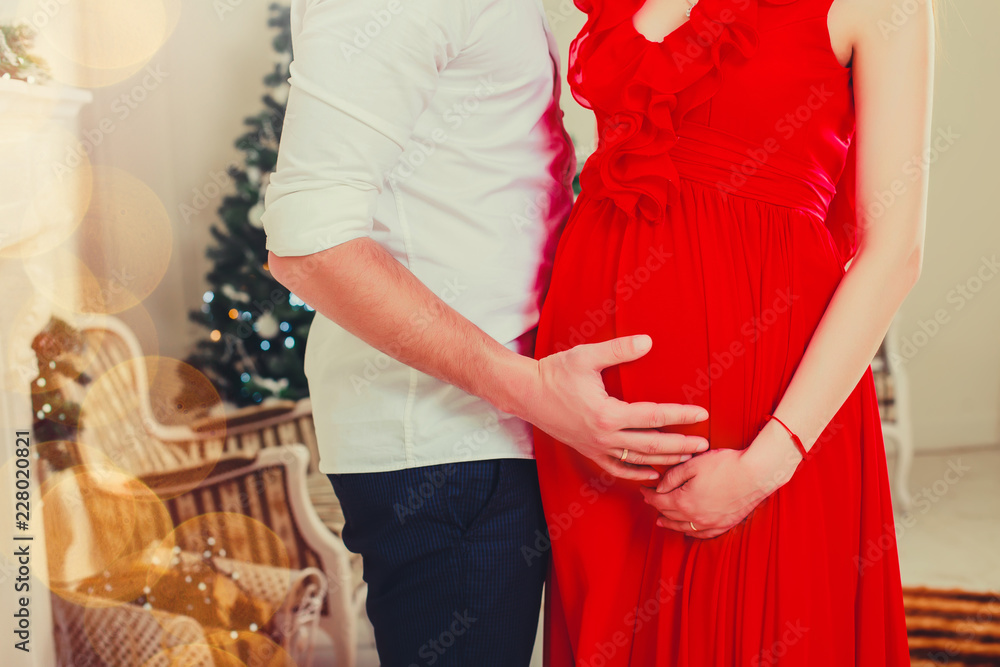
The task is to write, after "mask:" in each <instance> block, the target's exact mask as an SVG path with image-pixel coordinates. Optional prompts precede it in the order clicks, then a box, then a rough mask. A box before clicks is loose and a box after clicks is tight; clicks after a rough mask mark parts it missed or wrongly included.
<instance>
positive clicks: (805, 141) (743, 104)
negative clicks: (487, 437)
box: [536, 0, 933, 667]
mask: <svg viewBox="0 0 1000 667" xmlns="http://www.w3.org/2000/svg"><path fill="white" fill-rule="evenodd" d="M576 1H577V5H578V6H579V7H580V8H581V9H582V10H583V11H585V12H586V13H587V22H586V25H585V27H584V28H583V30H582V32H581V33H580V35H579V36H578V37H577V38H576V40H575V41H574V43H573V45H572V48H571V51H570V57H571V61H570V75H569V78H570V85H571V87H572V90H573V93H574V94H575V96H576V98H577V99H578V100H579V101H580V102H581V103H583V104H584V105H586V106H587V107H589V108H591V109H593V111H594V113H595V114H596V117H597V125H598V137H599V143H598V146H597V149H596V151H595V153H594V154H593V156H592V157H591V158H590V159H589V160H588V161H587V163H586V165H585V167H584V169H583V172H582V174H581V185H582V193H581V195H580V197H579V199H578V201H577V203H576V206H575V208H574V210H573V213H572V216H571V218H570V220H569V222H568V224H567V227H566V229H565V232H564V235H563V236H562V238H561V241H560V245H559V248H558V251H557V255H556V260H555V267H554V273H553V278H552V283H551V287H550V290H549V292H548V295H547V297H546V301H545V304H544V309H543V313H542V319H541V323H540V325H539V332H538V342H537V350H536V356H537V357H538V358H542V357H545V356H547V355H549V354H552V353H553V352H557V351H560V350H564V349H567V348H569V347H571V346H572V345H575V344H578V343H581V342H598V341H604V340H608V339H610V338H613V337H616V336H625V335H633V334H648V335H649V336H650V337H651V340H652V349H651V351H650V352H649V353H648V354H647V355H646V356H644V357H642V358H641V359H639V360H638V361H633V362H629V363H626V364H623V365H621V366H616V367H612V368H611V369H609V370H607V371H605V372H604V374H603V380H604V383H605V385H606V386H607V388H608V390H609V393H611V394H612V395H613V396H616V397H619V398H622V399H624V400H626V401H656V402H661V403H665V402H673V403H693V404H699V405H701V406H703V407H705V408H706V409H707V410H708V413H709V418H708V420H707V421H704V422H701V423H699V424H695V425H690V426H678V427H671V428H669V429H664V430H672V431H675V432H679V433H688V434H696V435H702V436H705V437H707V438H708V439H709V442H710V444H711V449H710V450H709V451H707V452H704V453H702V454H699V455H696V456H695V457H694V458H692V459H691V460H689V461H687V462H685V463H681V464H679V465H676V466H673V467H671V468H669V469H664V470H663V472H664V475H663V477H662V479H661V480H660V481H659V483H658V484H657V482H655V481H654V482H653V483H652V484H654V485H655V486H650V487H648V488H647V487H645V486H643V485H641V484H640V483H635V482H627V481H617V482H615V481H612V480H611V479H610V478H609V477H607V476H604V475H602V474H601V470H600V468H599V467H598V466H597V465H595V464H594V463H593V462H591V461H590V460H588V459H586V458H583V457H582V456H580V455H579V454H577V453H576V452H575V451H574V450H572V449H571V448H569V447H562V446H559V445H558V443H555V442H554V441H553V440H552V439H551V438H550V437H549V436H547V435H545V434H544V433H543V432H541V431H536V457H537V461H538V473H539V478H540V481H541V488H542V498H543V502H544V506H545V513H546V516H547V518H548V522H549V526H550V534H551V539H552V557H553V568H552V572H551V575H550V580H549V586H548V594H549V598H548V604H547V628H546V629H547V634H546V659H547V664H549V665H551V667H563V666H565V667H570V666H573V667H608V666H612V665H615V666H624V665H631V666H634V667H652V666H654V665H655V666H660V665H662V666H679V667H722V666H725V667H747V666H749V667H757V666H759V665H783V666H786V667H787V666H803V667H805V666H808V667H847V666H849V665H856V666H864V667H898V666H900V665H909V664H910V661H909V656H908V651H907V643H906V628H905V622H904V614H903V605H902V595H901V586H900V577H899V563H898V557H897V551H896V542H895V533H894V525H893V513H892V505H891V500H890V496H889V487H888V481H887V474H886V461H885V451H884V447H883V441H882V433H881V430H880V423H879V414H878V407H877V403H876V397H875V391H874V384H873V379H872V375H871V369H870V366H869V363H870V361H871V359H872V357H873V355H874V353H875V351H876V350H877V348H878V346H879V343H880V341H881V340H882V338H883V336H884V334H885V332H886V330H887V329H888V326H889V323H890V321H891V320H892V317H893V314H894V313H895V312H896V310H897V308H898V307H899V305H900V303H901V302H902V301H903V299H904V297H905V296H906V294H907V292H908V291H909V290H910V288H911V287H912V285H913V284H914V282H915V281H916V279H917V276H918V275H919V272H920V264H921V256H922V244H923V231H924V218H925V201H926V180H927V179H926V173H925V171H924V170H923V169H922V168H921V165H922V164H923V163H922V162H921V160H920V156H921V155H923V154H924V151H925V150H926V149H927V147H928V142H929V134H930V132H929V118H930V102H929V99H930V88H931V83H930V82H931V78H932V65H931V62H932V58H933V39H932V33H933V16H932V12H931V10H930V9H929V7H928V6H927V4H926V3H925V2H924V1H923V0H916V1H915V2H912V3H902V5H899V6H897V4H894V3H893V2H892V0H699V1H698V2H697V3H696V4H693V5H692V4H691V3H692V2H694V0H690V1H688V0H645V1H643V0H576ZM900 7H906V8H908V9H907V10H906V11H904V10H903V9H900ZM849 260H850V261H849ZM619 458H620V459H621V460H623V461H626V462H628V463H632V464H640V465H641V464H643V463H644V458H643V452H641V451H629V450H622V451H621V454H620V457H619Z"/></svg>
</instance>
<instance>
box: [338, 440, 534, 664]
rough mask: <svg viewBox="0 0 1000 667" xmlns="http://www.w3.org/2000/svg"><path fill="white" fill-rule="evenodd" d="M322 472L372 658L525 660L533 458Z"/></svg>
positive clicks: (530, 633) (529, 640)
mask: <svg viewBox="0 0 1000 667" xmlns="http://www.w3.org/2000/svg"><path fill="white" fill-rule="evenodd" d="M329 478H330V481H331V482H332V483H333V488H334V491H335V492H336V493H337V498H338V499H339V500H340V503H341V506H342V507H343V510H344V517H345V518H346V520H347V523H346V526H345V527H344V533H343V538H344V543H345V544H346V545H347V548H348V549H350V550H351V551H353V552H354V553H357V554H360V555H361V556H362V557H363V559H364V578H365V581H366V582H367V583H368V600H367V603H366V604H367V610H368V617H369V619H371V621H372V625H373V626H374V627H375V643H376V647H377V649H378V655H379V660H380V662H381V664H382V667H425V666H427V667H429V666H430V665H434V666H436V667H490V666H491V665H496V666H497V667H501V666H502V667H527V665H528V663H529V661H530V659H531V652H532V648H533V646H534V642H535V632H536V629H537V626H538V612H539V609H540V605H541V591H542V584H543V582H544V581H545V575H546V572H547V569H548V563H549V560H548V550H547V548H542V549H539V548H538V546H539V545H543V546H544V545H547V544H548V540H547V537H546V535H547V533H546V527H545V519H544V515H543V512H542V503H541V498H540V496H539V492H538V476H537V473H536V469H535V462H534V461H532V460H528V459H497V460H491V461H470V462H462V463H451V464H444V465H435V466H426V467H421V468H409V469H406V470H399V471H391V472H380V473H361V474H346V475H329Z"/></svg>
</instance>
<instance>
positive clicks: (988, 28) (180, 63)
mask: <svg viewBox="0 0 1000 667" xmlns="http://www.w3.org/2000/svg"><path fill="white" fill-rule="evenodd" d="M66 2H67V0H30V1H29V2H18V1H17V0H0V17H10V16H12V15H14V14H15V13H18V11H19V10H18V7H19V6H21V7H23V6H30V5H36V6H37V5H43V6H44V5H46V4H47V6H50V7H51V6H56V5H58V6H62V5H63V4H65V3H66ZM160 3H163V4H164V6H165V7H166V11H165V12H164V10H163V9H162V8H158V7H160ZM100 4H103V5H106V6H111V7H112V8H113V7H115V6H120V7H129V8H130V9H129V10H128V11H130V12H132V13H133V15H135V14H136V12H138V16H139V17H140V19H141V17H142V15H143V14H142V13H143V12H145V13H146V15H147V16H148V17H149V21H150V22H151V24H154V25H159V24H160V23H163V24H164V25H165V26H166V29H167V30H169V29H170V25H172V23H173V20H174V18H173V17H176V27H175V28H173V30H172V34H170V36H169V38H167V39H166V40H165V42H164V43H163V45H162V47H161V48H160V49H159V50H157V51H156V53H155V54H154V55H153V56H152V59H151V60H150V61H149V62H148V63H139V64H138V65H136V64H133V65H131V67H132V69H135V68H136V67H138V68H139V71H138V73H136V74H134V75H132V76H131V77H129V78H127V79H125V80H123V81H121V82H120V83H116V84H113V85H109V86H106V87H99V88H95V89H93V92H94V95H95V100H94V102H93V103H92V104H91V105H90V106H89V107H88V108H87V109H85V111H84V114H83V126H84V128H91V129H94V128H98V127H100V123H101V122H102V120H105V119H110V120H112V121H113V122H114V128H115V129H114V131H113V132H110V133H107V134H106V135H105V136H104V137H103V140H102V143H101V145H100V146H98V147H97V148H96V149H95V150H94V153H93V155H92V158H93V161H94V162H95V163H97V164H106V165H113V166H115V167H118V168H120V169H123V170H125V171H127V172H129V173H131V174H133V175H135V176H136V177H138V178H139V179H141V180H142V181H144V182H145V183H146V184H147V185H148V186H149V187H150V188H152V190H153V191H154V192H155V193H156V195H157V196H158V197H159V199H160V200H161V201H162V203H163V206H164V207H165V208H166V211H167V212H168V213H169V215H170V219H171V226H172V231H173V239H172V242H171V243H172V255H171V257H170V263H169V266H168V268H167V272H166V275H165V276H164V278H163V280H162V282H161V283H160V284H159V286H158V287H157V288H156V289H155V290H154V291H153V292H152V293H151V294H150V295H149V296H148V298H146V299H145V301H144V303H143V307H140V308H134V309H132V310H130V311H128V312H126V313H124V314H123V317H124V318H125V319H126V320H127V321H129V323H130V324H132V325H133V326H134V327H136V328H137V329H138V330H139V332H140V335H141V337H142V339H143V343H144V346H145V347H146V349H147V351H148V352H151V353H155V352H156V351H157V350H158V351H159V352H160V353H161V354H165V355H170V356H178V357H180V356H184V355H185V354H186V352H187V351H188V349H189V347H190V345H191V344H192V342H193V341H194V340H195V339H196V338H197V337H199V336H201V335H203V332H202V331H201V330H199V329H198V328H197V327H195V326H194V325H191V324H188V322H187V319H186V313H187V310H188V309H189V308H192V307H196V306H197V305H198V304H199V303H200V295H201V293H202V292H203V291H204V289H205V285H204V283H203V276H204V273H205V271H206V270H207V268H208V265H207V260H206V259H205V256H204V249H205V246H206V244H207V243H208V240H209V235H208V233H207V228H208V226H209V224H210V223H211V222H212V221H213V220H214V219H215V209H216V207H217V206H218V203H219V199H218V198H215V199H214V200H211V201H210V202H209V203H208V205H207V206H205V207H204V208H203V209H202V210H201V212H200V213H199V214H197V215H195V216H194V217H193V218H192V219H191V222H190V223H185V222H184V221H183V220H182V219H181V216H180V215H179V213H178V208H179V206H180V205H181V204H188V205H191V204H192V203H193V202H194V201H195V191H197V190H202V189H204V188H205V187H206V185H208V184H210V183H211V175H212V174H213V173H215V174H217V173H219V172H223V171H224V170H225V167H226V165H227V164H228V163H230V162H231V161H233V160H237V159H239V156H240V153H239V152H238V151H237V150H236V149H235V148H233V147H232V142H233V140H234V139H235V138H236V137H237V136H238V135H239V134H241V133H242V124H241V121H242V118H243V117H244V116H245V115H249V114H251V113H254V112H256V111H257V110H259V109H260V102H259V97H260V95H261V94H262V93H263V92H264V87H263V85H262V84H261V77H262V76H263V75H264V74H265V73H266V72H267V71H268V70H269V69H270V63H271V62H272V61H273V59H274V57H275V54H274V53H273V51H272V49H271V47H270V43H269V41H270V37H271V34H272V33H271V32H270V31H269V29H268V28H267V27H266V19H267V15H268V13H267V4H268V2H265V1H264V0H204V1H198V2H195V1H194V0H166V1H165V2H164V0H102V3H100ZM545 4H546V6H547V8H548V10H549V13H550V23H551V24H552V25H553V28H554V29H555V31H556V33H557V36H558V38H559V40H560V42H561V44H562V45H563V59H564V66H565V57H566V56H565V54H566V48H567V47H568V45H569V41H570V39H572V37H573V36H574V35H575V34H576V32H577V30H579V28H580V26H581V25H582V23H583V21H582V15H581V14H580V13H579V12H578V11H577V10H576V9H575V7H573V6H572V4H571V2H570V0H545ZM137 7H138V9H136V8H137ZM220 8H221V9H224V10H226V11H224V13H222V14H221V15H220ZM944 9H945V11H944V12H943V14H944V15H943V17H942V23H941V32H942V43H943V45H944V48H943V52H944V53H943V56H942V57H940V58H939V59H938V65H937V83H936V96H935V98H936V106H935V114H934V127H935V129H940V130H947V129H948V128H950V129H951V130H952V131H953V132H954V133H956V134H957V135H958V139H957V140H956V141H955V142H954V144H953V145H952V146H951V147H950V148H949V149H948V150H947V151H946V152H944V153H942V154H941V155H940V156H939V158H938V159H937V160H936V161H935V162H934V164H933V167H932V170H931V195H930V216H929V221H928V233H927V249H926V258H925V264H924V267H925V268H924V274H923V276H922V278H921V280H920V282H919V284H918V285H917V287H916V288H915V289H914V291H913V293H912V294H911V295H910V297H909V299H908V300H907V302H906V304H905V306H904V308H903V310H902V312H901V313H900V316H899V318H898V325H899V331H900V333H901V335H902V336H903V338H904V339H906V340H909V341H912V342H915V343H917V344H918V345H917V347H916V353H915V354H913V356H912V359H909V360H908V362H907V367H908V370H909V372H910V376H911V381H912V393H913V398H914V403H915V405H914V407H915V416H914V419H915V433H916V438H917V444H918V447H920V448H938V447H950V446H969V445H985V444H991V443H992V444H995V443H998V442H1000V336H998V335H997V332H998V331H1000V279H996V280H989V281H986V282H984V283H983V284H982V287H981V289H980V291H978V292H977V293H976V294H975V296H974V298H972V299H968V300H966V299H963V298H961V297H959V296H957V293H955V292H953V290H954V289H955V287H956V285H958V284H965V283H968V282H969V281H973V284H972V285H971V286H970V287H971V288H976V287H977V285H976V284H975V280H976V275H977V272H979V271H980V270H982V271H983V273H984V275H990V276H991V277H993V276H992V274H991V273H990V272H989V271H988V270H987V269H981V267H982V266H983V264H982V258H983V257H987V258H991V257H993V255H994V253H997V254H1000V225H998V224H997V223H998V217H1000V215H998V213H997V207H996V205H995V204H994V200H995V194H996V185H995V182H996V180H997V176H998V175H1000V169H998V167H997V162H996V159H995V157H994V156H995V154H996V153H997V152H998V148H1000V127H998V125H997V123H996V121H995V116H996V113H995V112H996V109H997V108H1000V89H998V88H997V86H996V85H995V83H996V81H997V80H998V77H1000V40H997V39H996V27H997V26H998V25H1000V3H997V2H996V1H995V0H963V1H962V2H952V3H950V4H947V5H946V7H945V8H944ZM62 11H65V10H62ZM121 11H122V12H124V11H125V10H124V9H122V10H121ZM20 13H21V14H22V15H30V14H31V12H30V11H28V12H25V11H24V10H23V9H21V10H20ZM90 20H92V21H97V22H98V23H100V21H101V20H102V19H101V17H100V16H97V17H91V18H90ZM103 20H107V19H103ZM119 23H121V22H120V21H119ZM126 28H127V26H126ZM148 28H149V25H146V23H145V22H144V21H141V20H140V21H139V23H138V24H137V25H136V26H134V29H135V30H138V31H139V32H140V33H141V31H142V30H143V29H148ZM116 29H117V30H122V29H123V28H122V26H121V25H119V24H116ZM123 34H128V31H127V30H126V31H125V32H124V33H123ZM95 48H97V49H98V51H99V47H95ZM134 48H135V49H138V48H139V47H138V46H135V47H134ZM99 52H100V51H99ZM100 53H103V52H100ZM111 55H114V54H111ZM147 64H148V65H151V66H153V67H154V68H156V67H158V68H160V71H162V72H163V73H165V74H166V76H165V77H164V78H163V80H162V82H160V83H158V84H156V85H154V86H152V87H150V89H149V90H147V91H145V95H144V97H145V99H144V100H143V101H142V102H140V103H137V104H136V105H135V108H134V109H130V110H129V113H128V115H127V117H125V118H120V117H119V116H120V114H118V113H116V112H115V111H114V109H115V108H118V109H120V108H121V107H120V106H118V107H113V106H112V105H113V104H114V103H115V100H116V99H119V98H120V96H121V95H123V94H125V95H129V94H131V93H132V91H134V90H135V87H136V86H140V87H141V84H142V81H143V78H144V76H145V74H144V68H145V66H146V65H147ZM128 69H129V67H125V68H124V71H126V72H127V71H128ZM100 74H101V76H102V77H104V78H111V79H114V78H115V76H116V73H115V70H112V71H111V72H110V74H109V73H108V72H100ZM94 76H95V75H94V73H93V72H91V77H92V78H93V77H94ZM118 76H119V78H120V76H121V75H120V74H119V75H118ZM147 80H148V79H147ZM563 81H564V82H565V78H564V79H563ZM563 90H564V96H563V100H564V106H565V108H566V110H567V124H568V127H569V129H570V132H571V134H572V135H573V137H574V139H575V140H576V141H577V142H578V143H580V144H582V145H583V146H584V147H586V146H588V145H590V144H592V136H593V129H592V128H593V125H592V122H591V116H590V113H589V112H587V111H585V110H583V109H580V108H579V107H578V106H577V105H576V104H575V103H574V102H573V101H572V98H571V96H570V95H569V92H568V90H567V89H566V87H565V83H564V89H563ZM140 94H141V91H140ZM938 311H941V312H938ZM936 313H937V314H938V315H939V316H941V317H942V319H945V320H946V323H945V324H944V325H943V326H940V327H939V328H938V329H937V330H936V331H935V332H934V333H933V335H930V336H927V337H926V339H924V337H923V334H922V333H921V332H922V329H921V322H926V321H927V320H930V319H933V318H934V317H935V314H936ZM925 326H926V325H925Z"/></svg>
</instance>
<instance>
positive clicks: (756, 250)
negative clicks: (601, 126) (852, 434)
mask: <svg viewBox="0 0 1000 667" xmlns="http://www.w3.org/2000/svg"><path fill="white" fill-rule="evenodd" d="M842 275H843V270H842V269H841V267H840V264H839V261H838V258H837V255H836V252H835V250H834V249H833V246H832V242H831V240H830V237H829V234H828V233H827V231H826V229H825V228H824V227H823V226H822V225H821V224H820V223H818V222H817V221H816V220H815V218H814V217H812V216H809V215H806V214H804V213H800V212H798V211H796V210H794V209H789V208H786V207H779V206H773V205H769V204H764V203H762V202H757V201H754V200H749V199H741V198H738V197H729V198H728V199H726V200H723V199H722V198H721V197H720V196H718V194H717V193H716V192H714V191H711V190H709V189H707V188H704V187H702V186H699V185H697V184H691V183H687V182H682V199H681V202H680V205H678V206H676V207H675V208H674V210H673V211H671V212H670V213H668V217H667V218H665V219H664V220H660V221H658V222H655V223H650V222H646V221H639V220H629V219H627V218H626V217H625V216H624V214H623V213H622V212H621V211H619V210H618V209H617V208H615V207H614V206H613V205H611V204H610V203H608V202H606V201H591V200H587V199H585V198H584V199H582V200H580V201H579V202H578V204H577V209H575V210H574V213H573V216H572V218H571V220H570V223H569V224H568V225H567V228H566V231H565V233H564V236H563V238H562V240H561V242H560V246H559V250H558V253H557V256H556V262H555V268H554V272H553V280H552V284H551V287H550V290H549V292H548V295H547V297H546V300H545V303H544V306H543V313H542V320H541V323H540V327H539V338H538V345H537V350H536V355H537V356H544V355H545V354H549V353H551V352H555V351H559V350H562V349H567V348H569V347H571V346H574V345H578V344H580V343H592V342H598V341H602V340H608V339H610V338H613V337H615V336H624V335H631V334H648V335H650V336H651V337H652V339H653V348H652V350H651V351H650V352H649V353H648V354H647V355H646V356H644V357H643V358H641V359H639V360H637V361H634V362H629V363H625V364H622V365H620V366H618V367H616V368H613V369H609V370H608V371H606V372H605V384H606V386H607V387H608V391H609V393H611V394H612V395H616V396H619V397H621V398H622V399H624V400H627V401H657V402H671V403H693V404H697V405H701V406H703V407H705V408H706V409H707V410H708V411H709V420H708V421H707V422H703V423H700V424H696V425H692V426H685V427H672V428H670V429H667V430H673V431H676V432H683V433H691V434H698V435H704V436H706V437H708V438H709V441H710V442H711V445H712V447H713V448H717V447H731V448H742V447H745V446H746V445H748V444H749V442H750V440H752V438H753V436H754V435H756V433H757V431H758V430H759V428H760V426H761V425H762V423H763V418H764V416H765V415H767V414H768V413H770V412H771V411H773V409H774V407H775V406H776V405H777V403H778V400H779V399H780V398H781V395H782V393H783V392H784V390H785V388H786V387H787V385H788V382H789V381H790V380H791V377H792V375H793V374H794V372H795V369H796V367H797V365H798V362H799V360H800V359H801V357H802V354H803V352H804V351H805V349H806V346H807V345H808V342H809V339H810V337H811V336H812V333H813V331H814V330H815V328H816V326H817V324H818V323H819V320H820V318H821V317H822V315H823V312H824V310H825V309H826V306H827V304H828V302H829V300H830V297H831V296H832V295H833V292H834V290H835V289H836V286H837V284H838V283H839V281H840V279H841V277H842Z"/></svg>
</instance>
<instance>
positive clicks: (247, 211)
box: [182, 3, 314, 406]
mask: <svg viewBox="0 0 1000 667" xmlns="http://www.w3.org/2000/svg"><path fill="white" fill-rule="evenodd" d="M270 9H271V17H270V19H269V20H268V25H269V26H271V27H272V28H275V29H276V30H277V31H278V34H277V35H276V36H275V38H274V40H273V46H274V49H275V51H277V52H278V54H280V55H281V56H282V57H281V59H280V61H279V62H277V63H275V66H274V71H272V72H270V73H269V74H268V75H267V76H266V77H264V83H265V85H266V86H267V87H268V89H269V92H268V93H267V94H265V95H264V96H263V98H262V101H263V103H264V109H263V110H262V111H261V112H260V113H258V114H256V115H254V116H250V117H247V118H246V119H245V120H244V124H245V125H246V126H248V128H249V129H248V131H247V132H246V133H245V134H244V135H243V136H241V137H240V138H239V139H237V141H236V147H237V148H238V149H239V150H240V151H242V152H243V153H244V156H245V157H244V167H242V168H240V167H237V166H231V167H230V168H229V169H228V174H229V178H230V179H231V183H232V185H233V186H235V192H234V193H231V194H229V195H227V196H226V197H225V198H224V199H223V201H222V205H221V206H220V207H219V209H218V213H219V217H220V222H221V224H215V225H213V226H212V229H211V233H212V236H213V237H214V239H215V241H214V244H213V245H212V246H211V247H210V248H209V249H208V253H207V255H208V258H209V259H211V260H212V262H213V266H212V269H211V270H210V271H209V272H208V274H207V279H208V282H209V284H210V289H209V290H208V291H206V292H205V294H204V295H203V301H204V303H203V304H202V306H201V307H200V308H199V309H197V310H192V311H191V312H190V314H189V318H190V319H191V320H192V321H194V322H197V323H198V324H200V325H202V326H204V327H205V328H206V329H207V330H208V331H209V334H208V338H207V339H204V340H201V341H199V342H198V343H197V345H196V347H195V351H194V352H193V353H192V354H191V355H190V356H188V358H187V359H185V361H186V362H187V363H189V364H191V365H192V366H194V367H195V368H197V369H198V370H200V371H201V372H203V373H204V374H205V375H206V376H207V377H208V378H209V380H211V381H212V383H213V384H214V385H215V387H216V389H217V390H218V391H219V394H220V396H221V397H222V398H223V400H225V401H228V402H230V403H233V404H236V405H238V406H245V405H252V404H255V403H260V402H261V401H263V400H264V399H265V398H268V397H271V396H274V397H278V398H285V399H291V400H298V399H300V398H303V397H305V396H307V395H308V389H307V385H306V378H305V374H304V373H303V370H302V361H303V356H304V352H305V342H306V334H307V333H308V332H309V325H310V323H311V322H312V319H313V315H314V313H313V309H312V308H310V307H309V306H307V305H305V303H303V302H302V300H301V299H298V298H297V297H296V296H295V295H294V294H291V293H290V292H289V291H288V290H287V289H285V288H284V287H283V286H282V285H281V284H280V283H278V282H277V281H276V280H274V278H272V277H271V274H270V273H269V272H268V270H267V250H266V249H265V247H264V243H265V235H264V230H263V227H262V226H261V222H260V218H261V213H262V212H263V208H264V204H263V193H264V189H265V188H266V186H267V181H268V177H269V175H270V173H271V172H272V171H273V170H274V166H275V162H276V160H277V156H278V140H279V138H280V134H281V125H282V122H283V120H284V117H285V101H286V100H287V97H288V83H287V81H288V63H289V62H290V61H291V58H292V39H291V28H290V25H289V9H288V7H286V6H282V5H280V4H277V3H275V4H272V5H271V6H270ZM182 214H184V211H182Z"/></svg>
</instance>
